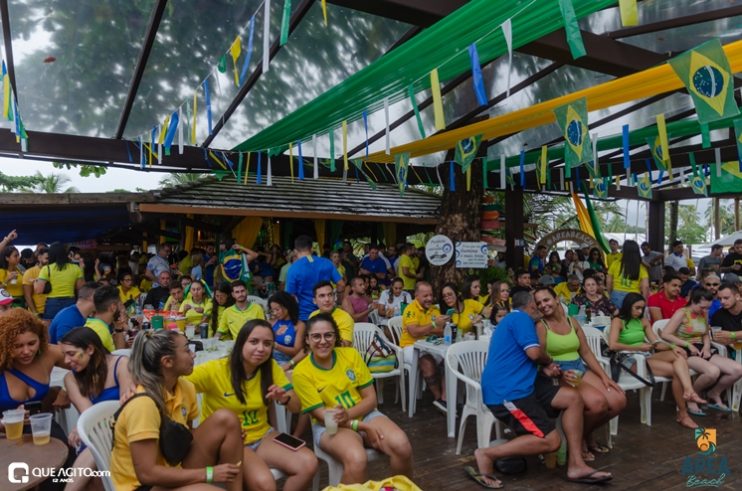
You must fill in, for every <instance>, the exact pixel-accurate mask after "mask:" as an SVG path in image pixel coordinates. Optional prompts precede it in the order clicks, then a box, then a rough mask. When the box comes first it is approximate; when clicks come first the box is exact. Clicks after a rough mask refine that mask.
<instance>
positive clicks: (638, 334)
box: [618, 319, 645, 346]
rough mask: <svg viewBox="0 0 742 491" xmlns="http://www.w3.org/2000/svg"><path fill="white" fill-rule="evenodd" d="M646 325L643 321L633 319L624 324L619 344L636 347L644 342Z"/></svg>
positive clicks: (619, 336)
mask: <svg viewBox="0 0 742 491" xmlns="http://www.w3.org/2000/svg"><path fill="white" fill-rule="evenodd" d="M644 337H645V335H644V324H642V321H641V319H631V320H629V321H624V322H623V329H621V332H620V333H619V335H618V342H619V343H621V344H626V345H629V346H635V345H637V344H642V343H643V342H644Z"/></svg>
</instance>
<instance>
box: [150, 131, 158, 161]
mask: <svg viewBox="0 0 742 491" xmlns="http://www.w3.org/2000/svg"><path fill="white" fill-rule="evenodd" d="M156 136H157V126H155V127H154V128H152V131H151V132H150V134H149V166H150V167H152V160H153V159H154V156H155V153H154V152H155V150H154V148H155V141H156V140H155V137H156Z"/></svg>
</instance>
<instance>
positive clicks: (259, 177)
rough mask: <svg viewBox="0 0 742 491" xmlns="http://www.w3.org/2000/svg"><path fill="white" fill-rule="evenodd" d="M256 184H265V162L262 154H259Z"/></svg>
mask: <svg viewBox="0 0 742 491" xmlns="http://www.w3.org/2000/svg"><path fill="white" fill-rule="evenodd" d="M255 184H263V162H262V155H261V153H260V152H258V173H257V174H256V175H255Z"/></svg>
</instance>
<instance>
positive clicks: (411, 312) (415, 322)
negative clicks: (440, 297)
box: [399, 300, 441, 348]
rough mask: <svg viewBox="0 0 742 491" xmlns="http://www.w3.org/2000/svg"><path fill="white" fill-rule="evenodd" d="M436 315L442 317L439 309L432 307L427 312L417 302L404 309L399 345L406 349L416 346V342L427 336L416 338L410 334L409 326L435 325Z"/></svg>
mask: <svg viewBox="0 0 742 491" xmlns="http://www.w3.org/2000/svg"><path fill="white" fill-rule="evenodd" d="M434 315H441V312H440V310H438V307H430V308H429V309H428V310H425V309H423V308H422V306H421V305H420V302H418V301H417V300H415V301H414V302H412V303H411V304H409V305H408V306H407V308H406V309H404V314H402V338H401V339H400V340H399V345H400V346H401V347H402V348H406V347H407V346H412V345H413V344H415V341H418V340H420V339H423V338H424V337H425V336H420V337H419V338H416V337H414V336H413V335H412V334H410V331H409V330H408V329H407V326H411V325H412V326H428V325H430V324H432V323H433V316H434Z"/></svg>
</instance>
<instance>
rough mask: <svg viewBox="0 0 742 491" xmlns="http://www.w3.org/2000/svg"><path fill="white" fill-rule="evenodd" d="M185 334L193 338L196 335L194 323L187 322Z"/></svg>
mask: <svg viewBox="0 0 742 491" xmlns="http://www.w3.org/2000/svg"><path fill="white" fill-rule="evenodd" d="M185 335H186V337H187V338H188V339H193V338H195V337H196V326H194V325H193V324H187V325H186V327H185Z"/></svg>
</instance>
